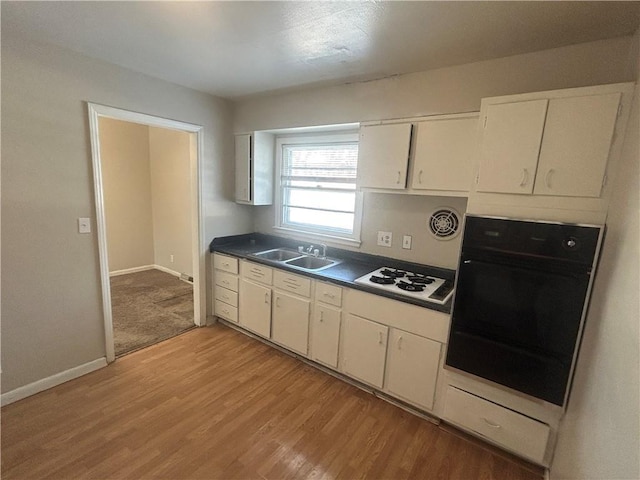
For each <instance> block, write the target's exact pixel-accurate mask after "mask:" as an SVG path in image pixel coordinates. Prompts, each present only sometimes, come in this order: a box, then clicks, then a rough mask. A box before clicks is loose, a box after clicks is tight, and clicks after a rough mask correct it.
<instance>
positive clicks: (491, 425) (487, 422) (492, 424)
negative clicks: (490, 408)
mask: <svg viewBox="0 0 640 480" xmlns="http://www.w3.org/2000/svg"><path fill="white" fill-rule="evenodd" d="M482 420H484V423H486V424H487V425H489V426H490V427H491V428H495V429H498V428H502V426H501V425H498V424H497V423H493V422H491V421H489V420H487V419H486V418H485V417H482Z"/></svg>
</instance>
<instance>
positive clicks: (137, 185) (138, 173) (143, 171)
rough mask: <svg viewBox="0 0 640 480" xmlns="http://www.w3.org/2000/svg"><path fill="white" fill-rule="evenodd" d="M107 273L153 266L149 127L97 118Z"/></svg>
mask: <svg viewBox="0 0 640 480" xmlns="http://www.w3.org/2000/svg"><path fill="white" fill-rule="evenodd" d="M99 125H100V126H99V129H100V161H101V164H102V186H103V192H104V214H105V223H106V227H107V250H108V257H109V271H110V272H113V271H116V270H125V269H129V268H135V267H140V266H143V265H152V264H153V263H154V259H153V223H152V216H151V176H150V174H149V168H150V162H149V127H147V126H146V125H139V124H136V123H130V122H122V121H120V120H114V119H112V118H100V120H99Z"/></svg>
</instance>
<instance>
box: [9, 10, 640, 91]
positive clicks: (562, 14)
mask: <svg viewBox="0 0 640 480" xmlns="http://www.w3.org/2000/svg"><path fill="white" fill-rule="evenodd" d="M1 8H2V12H1V15H2V34H3V36H4V35H5V34H7V33H8V34H15V35H19V36H21V37H22V38H30V39H33V40H35V41H40V42H46V43H52V44H55V45H58V46H61V47H64V48H67V49H71V50H74V51H76V52H80V53H83V54H85V55H88V56H91V57H95V58H98V59H101V60H105V61H107V62H111V63H114V64H117V65H121V66H123V67H126V68H129V69H131V70H136V71H138V72H142V73H145V74H148V75H151V76H154V77H157V78H161V79H164V80H167V81H169V82H173V83H177V84H180V85H184V86H187V87H190V88H193V89H196V90H200V91H203V92H208V93H211V94H213V95H218V96H222V97H227V98H239V97H243V96H248V95H257V94H264V93H267V92H274V91H282V90H287V89H299V88H303V87H308V86H319V85H335V84H341V83H348V82H355V81H364V80H372V79H376V78H383V77H387V76H391V75H397V74H403V73H410V72H417V71H423V70H429V69H433V68H439V67H444V66H451V65H458V64H463V63H469V62H474V61H481V60H487V59H491V58H499V57H505V56H509V55H515V54H520V53H526V52H533V51H537V50H544V49H548V48H554V47H559V46H565V45H570V44H575V43H581V42H588V41H593V40H600V39H605V38H612V37H619V36H624V35H631V34H633V33H634V32H635V31H636V29H637V28H638V25H639V23H640V2H608V1H605V2H581V1H570V2H561V1H547V2H537V1H534V2H498V1H479V2H463V1H379V0H371V1H345V2H343V1H334V2H324V1H305V2H303V1H291V2H241V1H227V2H217V1H216V2H109V1H107V2H100V1H98V2H7V1H3V2H2V4H1Z"/></svg>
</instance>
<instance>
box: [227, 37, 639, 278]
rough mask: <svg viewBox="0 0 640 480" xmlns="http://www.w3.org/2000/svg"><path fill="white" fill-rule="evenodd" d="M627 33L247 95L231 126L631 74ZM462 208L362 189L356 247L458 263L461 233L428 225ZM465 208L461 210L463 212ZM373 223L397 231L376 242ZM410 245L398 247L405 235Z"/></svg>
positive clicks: (470, 103) (257, 126) (350, 115)
mask: <svg viewBox="0 0 640 480" xmlns="http://www.w3.org/2000/svg"><path fill="white" fill-rule="evenodd" d="M632 45H633V39H632V38H631V37H625V38H618V39H613V40H604V41H599V42H592V43H586V44H580V45H573V46H570V47H563V48H558V49H553V50H546V51H542V52H536V53H531V54H526V55H516V56H513V57H507V58H502V59H498V60H489V61H485V62H478V63H472V64H467V65H461V66H457V67H448V68H442V69H438V70H430V71H426V72H420V73H414V74H408V75H401V76H397V77H392V78H388V79H383V80H378V81H371V82H364V83H354V84H349V85H342V86H336V87H325V88H314V89H309V90H302V91H299V92H295V93H289V94H280V95H270V96H264V97H258V98H246V99H244V100H240V101H238V102H236V104H235V105H234V112H235V113H234V132H237V133H241V132H248V131H252V130H263V129H275V128H286V127H300V126H311V125H327V124H339V123H348V122H360V121H366V120H380V119H390V118H406V117H412V116H420V115H433V114H445V113H459V112H468V111H476V110H479V109H480V100H481V99H482V98H483V97H490V96H497V95H507V94H514V93H525V92H532V91H540V90H549V89H557V88H569V87H578V86H585V85H596V84H604V83H617V82H625V81H633V80H634V79H635V76H634V73H633V72H630V71H629V70H628V68H627V66H628V55H629V51H630V49H631V48H632ZM439 206H451V207H454V208H456V209H458V210H464V209H465V208H466V203H465V202H464V201H461V200H460V199H455V198H454V199H449V198H444V197H424V198H420V197H413V196H392V195H378V194H367V195H366V196H365V204H364V211H363V223H362V240H363V243H362V246H361V251H363V252H367V253H372V254H379V255H386V256H390V257H395V258H401V259H405V260H410V261H416V262H420V263H427V264H432V265H438V266H444V267H450V268H455V266H456V263H457V256H458V251H459V245H460V237H457V238H456V239H453V240H450V241H448V242H442V241H438V240H435V239H433V238H432V237H431V236H430V235H429V234H428V233H427V231H426V226H425V220H426V218H427V216H428V214H429V213H430V212H431V211H432V210H433V209H434V208H436V207H439ZM461 213H463V212H461ZM274 218H275V212H274V209H273V207H260V208H257V209H256V223H255V227H256V230H258V231H261V232H265V233H273V230H272V226H273V224H274ZM377 230H389V231H392V232H393V234H394V246H393V248H390V249H387V248H381V247H377V246H376V243H375V239H376V235H377ZM411 233H413V235H414V248H413V249H412V250H411V251H407V250H402V248H401V246H400V245H401V243H400V241H401V239H402V235H404V234H411Z"/></svg>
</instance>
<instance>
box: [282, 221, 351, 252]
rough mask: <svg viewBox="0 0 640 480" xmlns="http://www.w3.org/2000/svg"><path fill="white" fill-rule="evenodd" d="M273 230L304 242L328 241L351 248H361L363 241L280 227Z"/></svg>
mask: <svg viewBox="0 0 640 480" xmlns="http://www.w3.org/2000/svg"><path fill="white" fill-rule="evenodd" d="M273 229H274V230H275V231H277V232H281V233H286V234H289V235H293V236H295V237H297V238H300V239H302V240H310V241H318V240H326V241H327V242H331V243H333V244H337V245H347V246H350V247H360V245H361V244H362V241H361V240H360V239H358V240H356V239H353V238H345V237H338V236H334V235H328V234H326V233H310V232H304V231H302V230H295V229H293V228H286V227H278V226H274V227H273Z"/></svg>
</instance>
